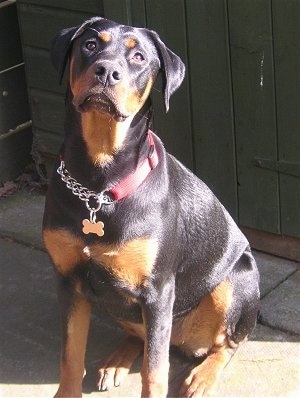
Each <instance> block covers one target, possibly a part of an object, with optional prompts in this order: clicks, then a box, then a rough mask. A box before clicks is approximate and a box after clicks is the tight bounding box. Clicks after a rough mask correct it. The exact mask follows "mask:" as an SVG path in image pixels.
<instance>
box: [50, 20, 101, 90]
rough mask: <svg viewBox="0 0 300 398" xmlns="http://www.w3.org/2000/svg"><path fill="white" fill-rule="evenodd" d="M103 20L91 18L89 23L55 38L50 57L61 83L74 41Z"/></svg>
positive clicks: (59, 34) (60, 33)
mask: <svg viewBox="0 0 300 398" xmlns="http://www.w3.org/2000/svg"><path fill="white" fill-rule="evenodd" d="M101 19H103V18H101V17H93V18H90V19H88V20H87V21H84V22H83V23H82V24H81V25H79V26H73V27H72V28H66V29H63V30H62V31H60V32H59V33H57V35H56V36H55V37H54V39H53V41H52V46H51V50H50V56H51V60H52V63H53V65H54V67H55V69H56V70H57V71H58V74H59V82H60V83H61V81H62V78H63V76H64V71H65V68H66V65H67V63H68V59H69V55H70V51H71V48H72V43H73V40H75V39H76V38H77V37H79V36H80V35H82V33H83V32H84V31H85V30H86V29H88V28H89V27H90V26H91V25H92V24H93V23H95V22H98V21H99V20H101Z"/></svg>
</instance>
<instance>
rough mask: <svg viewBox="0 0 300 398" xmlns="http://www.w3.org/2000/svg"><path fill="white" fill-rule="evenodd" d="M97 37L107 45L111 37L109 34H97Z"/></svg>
mask: <svg viewBox="0 0 300 398" xmlns="http://www.w3.org/2000/svg"><path fill="white" fill-rule="evenodd" d="M98 36H99V38H100V39H101V40H102V41H104V42H105V43H108V42H110V41H111V40H112V36H111V34H110V33H109V32H105V31H104V32H99V34H98Z"/></svg>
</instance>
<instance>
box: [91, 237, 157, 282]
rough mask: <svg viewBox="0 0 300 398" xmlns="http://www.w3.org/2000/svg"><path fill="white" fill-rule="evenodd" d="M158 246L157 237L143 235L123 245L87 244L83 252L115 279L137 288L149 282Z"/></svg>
mask: <svg viewBox="0 0 300 398" xmlns="http://www.w3.org/2000/svg"><path fill="white" fill-rule="evenodd" d="M157 246H158V244H157V241H156V240H155V239H151V238H142V237H141V238H137V239H134V240H130V241H128V242H126V243H124V244H121V245H116V244H102V243H96V244H92V245H89V246H85V247H84V249H83V252H84V254H85V255H86V256H87V258H88V259H89V260H92V262H93V263H95V264H96V265H98V266H99V267H101V268H103V269H104V270H105V271H106V273H108V274H109V275H111V276H112V277H113V278H114V279H116V280H118V281H120V282H123V283H124V284H126V285H127V286H128V287H129V288H131V289H136V288H139V287H142V286H145V285H146V284H147V278H148V277H149V276H150V275H151V273H152V270H153V267H154V264H155V261H156V256H157Z"/></svg>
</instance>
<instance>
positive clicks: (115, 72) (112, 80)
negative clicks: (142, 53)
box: [96, 62, 122, 86]
mask: <svg viewBox="0 0 300 398" xmlns="http://www.w3.org/2000/svg"><path fill="white" fill-rule="evenodd" d="M96 76H97V78H98V79H99V81H100V82H101V83H102V84H104V85H110V86H114V85H115V84H117V83H119V82H120V81H121V80H122V72H121V68H120V66H118V65H116V64H115V63H113V62H101V64H98V66H97V69H96Z"/></svg>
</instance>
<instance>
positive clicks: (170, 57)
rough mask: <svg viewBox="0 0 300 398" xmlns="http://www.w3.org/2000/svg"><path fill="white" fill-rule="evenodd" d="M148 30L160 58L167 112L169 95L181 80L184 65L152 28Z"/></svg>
mask: <svg viewBox="0 0 300 398" xmlns="http://www.w3.org/2000/svg"><path fill="white" fill-rule="evenodd" d="M148 32H149V34H150V36H151V38H152V41H153V42H154V45H155V47H156V50H157V52H158V55H159V58H160V62H161V71H162V79H163V95H164V101H165V109H166V112H168V110H169V101H170V97H171V95H172V94H173V93H174V92H175V91H176V90H177V89H178V87H179V86H180V85H181V83H182V81H183V78H184V74H185V65H184V63H183V62H182V61H181V59H180V58H179V57H178V55H176V54H174V53H173V52H172V51H171V50H170V49H169V48H167V46H166V45H165V44H164V43H163V42H162V40H161V39H160V37H159V36H158V34H157V33H156V32H154V31H152V30H149V31H148Z"/></svg>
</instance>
